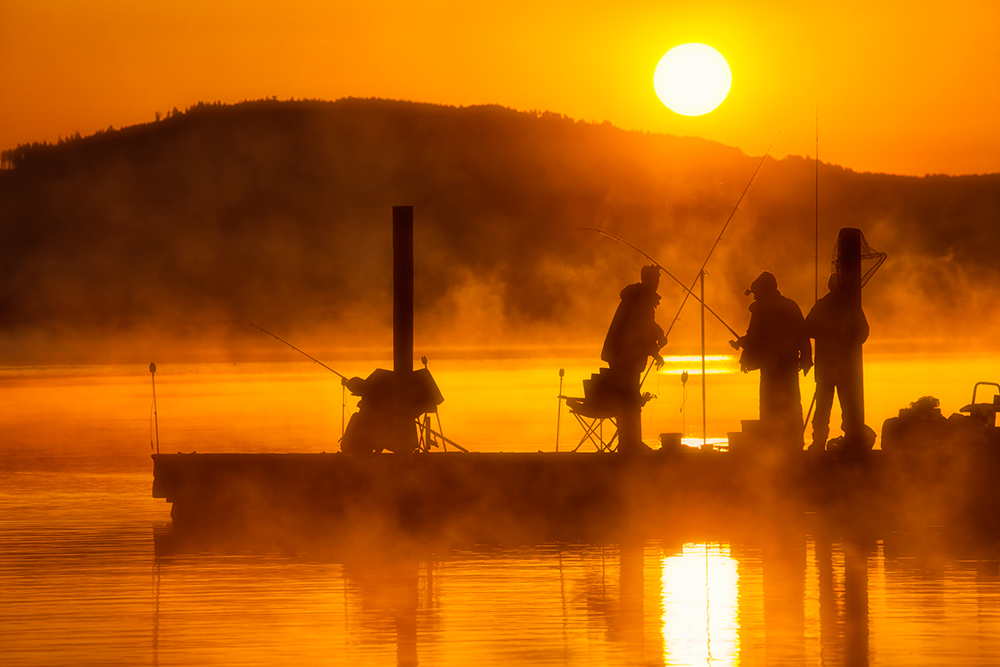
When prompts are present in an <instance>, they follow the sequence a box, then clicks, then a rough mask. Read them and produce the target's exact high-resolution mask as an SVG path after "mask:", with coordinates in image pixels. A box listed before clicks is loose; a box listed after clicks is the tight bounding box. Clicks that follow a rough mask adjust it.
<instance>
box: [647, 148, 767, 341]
mask: <svg viewBox="0 0 1000 667" xmlns="http://www.w3.org/2000/svg"><path fill="white" fill-rule="evenodd" d="M779 134H780V133H779ZM777 140H778V135H777V134H776V135H774V139H772V140H771V145H770V146H768V147H767V151H766V152H765V153H764V157H762V158H761V159H760V163H759V164H758V165H757V168H756V169H754V171H753V175H752V176H751V177H750V182H749V183H747V186H746V187H745V188H743V194H741V195H740V198H739V199H738V200H737V201H736V206H734V207H733V212H732V213H730V214H729V218H727V219H726V224H724V225H723V226H722V231H721V232H719V235H718V236H717V237H716V239H715V243H713V244H712V249H711V250H709V251H708V256H707V257H706V258H705V261H704V262H702V264H701V268H700V269H699V270H698V274H697V276H695V279H694V280H693V281H692V282H691V287H690V288H688V287H685V288H684V289H686V290H687V292H686V293H685V294H684V300H683V301H681V307H680V308H678V309H677V314H676V315H674V321H673V322H671V323H670V326H669V327H668V328H667V331H666V334H664V335H667V336H669V335H670V331H671V330H672V329H673V328H674V325H675V324H677V320H678V319H680V316H681V311H682V310H684V304H686V303H687V300H688V297H689V296H691V295H692V290H693V289H694V286H695V285H696V284H697V283H698V279H699V278H701V274H702V272H703V271H704V270H705V267H706V266H707V265H708V260H710V259H711V258H712V253H714V252H715V248H716V247H717V246H718V245H719V241H721V240H722V235H723V234H725V233H726V229H728V228H729V223H730V222H732V220H733V218H734V217H735V216H736V212H737V211H739V210H740V204H742V203H743V199H744V198H745V197H746V196H747V192H749V191H750V186H751V185H753V182H754V180H755V179H756V178H757V174H758V173H759V172H760V168H761V167H763V166H764V161H765V160H767V156H768V155H770V153H771V148H773V147H774V142H775V141H777ZM695 298H696V299H697V298H698V297H695ZM699 301H700V299H699ZM702 305H705V302H704V301H702ZM705 309H706V310H708V309H709V308H708V306H705ZM712 314H713V315H715V313H712ZM716 317H718V315H716ZM720 321H721V320H720ZM726 328H727V329H729V331H730V332H731V333H732V334H733V335H734V336H736V337H737V338H739V334H737V333H736V332H735V331H733V329H732V327H730V326H729V325H726Z"/></svg>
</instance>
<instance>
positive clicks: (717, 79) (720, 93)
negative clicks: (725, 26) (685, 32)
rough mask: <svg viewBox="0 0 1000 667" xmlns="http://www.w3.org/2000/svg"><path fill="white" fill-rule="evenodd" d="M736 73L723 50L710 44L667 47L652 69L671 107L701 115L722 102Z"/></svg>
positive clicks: (661, 95)
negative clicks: (654, 68) (733, 71)
mask: <svg viewBox="0 0 1000 667" xmlns="http://www.w3.org/2000/svg"><path fill="white" fill-rule="evenodd" d="M732 85H733V73H732V72H731V71H730V70H729V63H727V62H726V59H725V58H723V57H722V54H721V53H719V52H718V51H716V50H715V49H713V48H712V47H711V46H708V45H707V44H681V45H680V46H675V47H674V48H672V49H670V50H669V51H667V53H666V55H664V56H663V57H662V58H660V63H659V64H658V65H657V66H656V71H655V72H654V73H653V88H655V89H656V94H657V96H658V97H659V98H660V100H662V101H663V103H664V104H666V105H667V107H669V108H670V110H671V111H674V112H676V113H679V114H681V115H684V116H701V115H702V114H706V113H708V112H709V111H711V110H712V109H714V108H715V107H717V106H719V105H720V104H722V101H723V100H724V99H726V95H728V94H729V88H730V86H732Z"/></svg>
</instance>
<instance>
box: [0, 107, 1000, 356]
mask: <svg viewBox="0 0 1000 667" xmlns="http://www.w3.org/2000/svg"><path fill="white" fill-rule="evenodd" d="M2 157H3V166H4V167H5V168H4V169H3V170H0V359H5V360H14V361H18V360H36V361H38V360H41V361H45V360H65V359H75V358H81V357H87V358H95V359H101V360H110V359H129V360H132V359H145V357H146V356H147V354H148V351H149V350H157V349H160V346H165V345H168V344H170V345H176V346H177V349H178V350H184V351H185V353H187V354H195V352H194V351H195V350H208V349H211V350H220V349H233V348H241V346H245V345H247V344H249V342H250V341H253V340H259V338H257V339H255V338H254V336H258V337H259V335H260V334H259V332H256V331H254V330H250V328H249V327H248V326H247V322H249V321H253V322H256V323H258V324H261V325H262V326H265V327H270V328H273V329H276V330H278V331H280V332H282V333H284V334H286V335H289V336H295V337H297V340H299V341H304V342H307V343H309V344H310V345H313V346H319V347H320V348H322V349H334V348H337V349H343V348H352V347H359V346H364V347H381V348H384V347H386V346H388V345H390V344H391V295H390V292H391V285H392V280H391V266H392V264H391V251H392V249H391V230H390V221H391V207H392V206H393V205H401V204H405V205H413V206H414V208H415V226H416V231H415V247H416V255H417V256H416V299H417V303H416V310H417V313H418V315H417V317H418V321H417V325H416V326H417V330H416V338H417V345H418V349H419V347H420V345H421V344H423V345H449V346H482V345H515V344H517V345H557V346H569V345H584V346H594V345H596V346H597V348H598V350H599V345H600V339H601V337H602V336H603V332H604V331H605V330H606V327H607V324H608V322H609V321H610V317H611V314H612V313H613V312H614V309H615V307H616V305H617V300H618V296H617V294H618V291H619V290H620V289H621V287H622V286H623V285H625V284H626V283H629V282H635V281H637V280H638V275H639V267H640V266H641V265H642V264H643V263H646V260H645V259H644V258H643V257H641V256H640V255H639V254H638V253H636V252H634V251H633V250H631V249H629V248H627V247H625V246H623V245H620V244H616V243H614V242H613V241H610V240H608V239H607V238H605V237H602V236H599V235H597V234H592V233H587V232H579V231H577V230H578V229H579V228H581V227H598V228H601V229H605V230H607V231H609V232H612V233H614V234H618V235H619V236H622V237H624V238H626V239H628V240H629V241H630V242H632V243H634V244H635V245H636V246H638V247H640V248H642V249H643V250H644V251H645V252H647V253H649V254H650V255H651V256H653V257H655V258H656V259H657V261H659V262H660V263H661V264H663V265H664V266H666V267H667V268H668V269H670V270H671V272H673V273H674V274H675V275H676V276H678V277H680V278H681V279H682V280H684V281H685V282H689V281H691V280H693V279H694V277H695V275H696V273H697V270H698V268H699V266H700V265H701V262H702V261H703V260H704V258H705V256H706V254H707V253H708V251H709V249H710V248H711V247H712V244H713V243H714V242H715V239H716V236H717V235H718V233H719V231H720V230H721V228H722V225H723V223H724V222H725V221H726V219H727V217H728V216H729V214H730V212H731V211H732V209H733V206H734V205H735V204H736V202H737V200H738V199H739V196H740V194H741V193H742V191H743V189H744V188H745V187H746V185H747V182H748V181H749V179H750V175H751V174H752V173H753V171H754V169H755V168H756V167H757V164H758V163H759V161H760V158H759V157H752V156H746V155H743V154H742V153H741V152H740V151H738V150H736V149H733V148H728V147H725V146H722V145H719V144H716V143H712V142H708V141H705V140H700V139H695V138H678V137H672V136H667V135H658V134H649V133H641V132H626V131H623V130H620V129H618V128H615V127H613V126H611V125H610V124H607V123H604V124H593V123H586V122H579V121H574V120H573V119H570V118H566V117H563V116H559V115H557V114H549V113H535V112H518V111H514V110H510V109H506V108H502V107H497V106H478V107H464V108H455V107H445V106H436V105H429V104H416V103H409V102H396V101H387V100H361V99H344V100H339V101H336V102H319V101H289V102H278V101H273V100H267V101H258V102H246V103H242V104H237V105H221V104H214V105H205V104H200V105H197V106H195V107H192V108H191V109H188V110H187V111H185V112H183V113H181V112H176V113H172V114H170V115H169V116H168V117H167V118H165V119H162V120H159V121H157V122H154V123H149V124H145V125H139V126H134V127H129V128H124V129H120V130H111V129H109V130H108V131H106V132H101V133H98V134H96V135H93V136H90V137H85V138H84V137H79V136H78V137H75V138H73V139H71V140H67V141H64V142H61V143H60V144H58V145H54V146H53V145H37V144H35V145H32V146H19V147H17V148H15V149H11V150H8V151H4V152H3V156H2ZM814 177H815V163H814V162H813V161H812V160H807V159H803V158H799V157H789V158H785V159H783V160H780V161H775V160H772V159H768V160H767V161H766V163H765V164H764V167H763V168H762V170H761V173H760V175H759V176H758V178H757V181H756V182H755V185H754V187H753V189H752V190H751V192H750V193H749V195H748V196H747V198H746V200H745V203H744V205H743V206H742V207H741V210H740V212H739V213H738V215H737V216H736V217H735V218H734V221H733V222H732V224H731V225H730V228H729V230H728V231H727V232H726V234H725V236H724V237H723V239H722V242H721V243H720V244H719V247H718V249H717V250H716V252H715V254H714V255H713V258H712V261H711V262H710V263H709V266H708V270H709V278H708V281H707V288H706V289H707V297H706V300H707V301H708V302H709V303H710V305H712V306H713V308H714V309H715V310H716V311H717V312H719V314H720V315H722V316H723V318H724V319H726V320H727V322H728V323H729V324H730V325H731V326H733V327H734V328H735V329H737V330H743V328H744V327H745V326H746V321H747V313H746V306H747V303H748V302H749V299H748V298H747V297H744V296H743V290H744V289H745V288H746V286H748V285H749V283H750V281H751V280H752V279H753V278H754V277H755V276H756V275H757V274H758V273H759V272H760V271H761V270H763V269H770V270H772V271H773V272H774V273H775V274H776V275H777V277H778V281H779V288H780V289H781V290H782V292H783V293H785V294H787V295H788V296H791V297H792V298H794V299H796V300H797V301H799V303H800V304H802V306H803V309H804V310H807V309H808V307H809V306H810V305H811V303H812V299H813V290H814V287H813V285H814V255H815V248H814V227H813V218H814V207H815V202H814V193H815V185H814ZM819 179H820V250H819V253H820V285H821V289H820V295H822V294H823V293H824V292H825V289H824V288H823V287H822V286H823V285H824V284H825V276H826V275H827V273H828V271H829V258H830V253H831V250H832V245H833V242H834V239H835V238H836V234H837V230H839V228H840V227H844V226H852V227H860V228H861V229H862V230H863V231H864V233H865V235H866V237H867V239H868V241H869V243H870V244H871V245H872V246H873V247H875V248H876V249H878V250H882V251H884V252H887V253H888V254H889V260H888V262H887V263H886V265H885V266H884V267H883V268H882V269H881V270H880V272H879V274H877V275H876V277H875V278H874V279H873V280H872V282H871V283H870V285H869V287H867V288H866V293H865V300H866V310H867V311H868V313H869V319H870V320H871V322H872V331H873V334H872V337H873V341H878V340H882V341H895V340H899V339H914V338H921V339H922V338H935V337H945V338H946V337H951V338H954V337H955V336H956V334H962V335H965V336H966V337H969V338H975V337H976V336H977V335H978V334H980V333H981V334H983V337H984V338H986V337H987V334H988V332H989V331H990V327H991V326H995V324H996V320H995V319H994V316H993V315H992V312H993V310H994V309H993V307H992V303H995V298H996V296H997V292H998V289H997V288H998V286H1000V275H998V269H997V266H996V262H995V260H994V259H993V257H994V254H995V249H996V248H997V247H998V240H1000V238H998V237H1000V226H998V225H997V221H998V216H1000V175H986V176H963V177H947V176H928V177H925V178H912V177H901V176H891V175H883V174H867V173H866V174H860V173H855V172H852V171H850V170H848V169H844V168H840V167H836V166H833V165H826V164H821V165H820V175H819ZM660 293H661V294H662V295H663V297H664V300H663V304H662V305H661V308H660V311H659V315H658V319H659V320H660V321H662V322H665V324H667V325H669V323H670V321H671V320H672V319H673V316H674V313H675V312H676V308H677V306H678V305H679V303H680V301H681V297H682V294H683V292H682V290H681V289H680V288H679V287H677V286H676V285H674V284H672V283H671V282H670V281H669V280H665V281H664V282H663V283H662V285H661V289H660ZM687 308H689V309H690V310H687V311H685V312H684V314H682V318H681V322H680V324H678V326H677V327H676V328H675V329H674V331H673V332H672V333H671V342H672V344H676V345H679V346H683V345H685V344H687V341H693V340H694V334H695V332H696V326H697V319H698V317H697V313H696V311H695V310H694V309H693V303H692V304H690V305H689V306H688V307H687ZM709 336H710V340H712V341H713V343H712V344H713V346H715V347H723V346H724V345H725V341H726V340H728V338H729V334H728V332H726V331H725V330H724V329H723V328H721V327H719V326H718V325H715V328H714V329H713V330H712V331H711V332H710V334H709ZM595 341H596V342H595ZM675 349H676V348H675ZM178 354H180V352H178Z"/></svg>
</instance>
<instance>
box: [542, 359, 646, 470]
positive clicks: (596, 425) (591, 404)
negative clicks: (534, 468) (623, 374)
mask: <svg viewBox="0 0 1000 667" xmlns="http://www.w3.org/2000/svg"><path fill="white" fill-rule="evenodd" d="M654 398H656V397H655V396H654V395H653V394H651V393H649V392H648V391H647V392H644V393H643V394H642V395H641V397H640V405H639V407H640V408H641V407H643V406H645V405H646V403H648V402H649V401H651V400H652V399H654ZM559 401H560V404H561V403H562V402H563V401H565V403H566V407H568V408H569V413H570V414H571V415H573V417H574V418H575V419H576V421H577V423H578V424H579V425H580V428H582V429H583V436H582V437H581V438H580V441H579V442H577V444H576V446H575V447H574V448H573V450H572V451H574V452H575V451H579V449H580V448H581V447H583V446H584V445H585V444H587V443H590V444H591V445H593V446H594V447H595V448H596V449H597V451H599V452H617V451H618V414H619V412H620V411H621V410H622V407H621V401H622V398H621V395H620V392H619V391H618V388H617V387H616V385H615V381H614V379H613V377H612V373H611V369H609V368H601V369H599V370H598V372H597V373H592V374H591V376H590V379H587V380H584V381H583V397H582V398H580V397H574V396H563V395H562V394H560V395H559ZM606 425H607V428H605V426H606ZM605 431H607V433H608V434H609V435H608V436H607V437H606V436H605Z"/></svg>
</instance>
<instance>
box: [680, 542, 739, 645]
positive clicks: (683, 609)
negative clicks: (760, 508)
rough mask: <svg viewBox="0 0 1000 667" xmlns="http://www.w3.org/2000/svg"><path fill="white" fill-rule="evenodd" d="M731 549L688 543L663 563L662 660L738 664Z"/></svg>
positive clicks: (736, 591)
mask: <svg viewBox="0 0 1000 667" xmlns="http://www.w3.org/2000/svg"><path fill="white" fill-rule="evenodd" d="M736 565H737V564H736V561H735V560H734V559H733V558H732V557H731V556H730V555H729V548H728V547H726V546H721V545H708V544H689V545H685V546H684V549H683V551H682V553H681V554H680V555H677V556H668V557H666V558H664V559H663V561H662V563H661V570H662V572H661V582H662V585H663V614H662V622H663V645H664V651H663V652H664V662H666V663H668V664H671V665H706V664H707V665H734V664H737V663H738V656H739V635H738V632H737V631H738V629H739V625H738V619H737V603H738V599H739V589H738V585H739V576H738V574H737V568H736Z"/></svg>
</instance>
